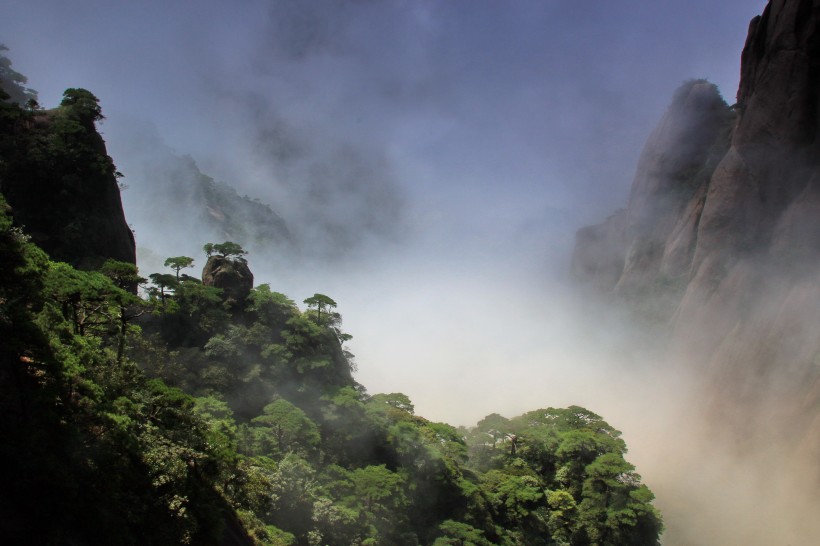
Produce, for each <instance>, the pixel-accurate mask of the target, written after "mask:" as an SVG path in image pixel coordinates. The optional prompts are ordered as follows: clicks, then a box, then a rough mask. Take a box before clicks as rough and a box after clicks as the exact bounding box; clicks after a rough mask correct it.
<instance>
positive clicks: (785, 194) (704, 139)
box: [573, 0, 820, 454]
mask: <svg viewBox="0 0 820 546" xmlns="http://www.w3.org/2000/svg"><path fill="white" fill-rule="evenodd" d="M818 84H820V5H818V4H817V2H813V1H811V0H799V1H782V0H775V1H772V2H770V3H769V4H768V5H767V6H766V8H765V11H764V12H763V14H762V15H761V16H758V17H756V18H754V19H753V20H752V21H751V24H750V26H749V34H748V38H747V41H746V44H745V47H744V49H743V53H742V58H741V81H740V86H739V90H738V94H737V103H736V104H735V105H733V106H728V105H726V104H725V103H724V102H723V100H722V99H721V98H720V96H719V94H718V93H717V90H716V88H715V87H714V86H712V85H711V84H709V83H708V82H705V81H702V80H698V81H692V82H688V83H686V84H684V86H683V87H681V88H680V89H679V90H678V91H677V92H676V94H675V97H674V99H673V101H672V103H671V105H670V107H669V109H668V111H667V112H666V114H665V115H664V117H663V118H662V120H661V122H660V123H659V124H658V126H657V128H656V129H655V131H654V132H653V133H652V135H651V137H650V138H649V141H648V143H647V145H646V147H645V149H644V151H643V153H642V155H641V158H640V161H639V164H638V168H637V172H636V175H635V179H634V182H633V184H632V191H631V195H630V199H629V203H628V204H627V207H626V208H625V209H623V210H620V211H617V212H615V213H614V214H613V215H612V216H611V217H610V218H608V219H607V220H606V221H604V222H603V223H602V224H599V225H596V226H590V227H586V228H583V229H581V230H580V231H579V232H578V234H577V238H576V248H575V253H574V257H573V270H574V272H575V274H576V277H577V278H578V279H579V280H581V281H582V282H584V283H587V284H588V285H592V286H595V287H596V288H597V289H598V290H599V291H602V292H604V293H607V294H610V295H614V296H615V297H617V298H621V299H623V300H626V301H628V302H629V303H630V304H631V305H633V306H634V308H635V309H636V311H637V314H638V315H639V316H642V317H643V318H644V319H645V320H648V321H651V322H655V323H664V324H666V325H668V327H669V328H668V331H669V332H670V334H669V335H670V344H671V347H672V348H673V349H674V351H675V354H678V355H683V356H684V357H685V358H686V359H687V361H689V362H690V363H692V364H691V366H695V367H697V372H698V374H699V375H701V377H702V378H703V384H704V385H707V390H708V391H709V392H710V393H711V403H710V407H711V410H712V415H713V416H715V417H717V416H720V419H719V420H718V419H716V420H715V422H722V423H724V424H725V423H729V425H730V426H731V427H736V428H735V429H734V434H735V435H736V436H737V438H739V439H740V438H744V437H747V433H748V432H749V429H750V428H751V427H754V426H757V425H759V424H760V423H763V422H769V423H772V422H773V423H780V425H777V424H775V425H774V427H775V428H781V429H782V430H781V432H783V433H784V434H793V436H794V437H793V440H795V441H796V442H798V445H799V446H800V448H799V449H802V450H803V451H804V452H805V453H815V454H816V453H820V440H818V439H819V438H820V411H818V410H820V326H818V325H820V153H819V152H820V85H818ZM721 430H723V431H724V432H725V430H726V429H725V427H724V428H722V429H721ZM741 442H742V443H743V442H745V440H741Z"/></svg>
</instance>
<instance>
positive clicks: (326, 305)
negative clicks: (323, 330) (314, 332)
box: [303, 294, 336, 324]
mask: <svg viewBox="0 0 820 546" xmlns="http://www.w3.org/2000/svg"><path fill="white" fill-rule="evenodd" d="M303 303H304V304H305V305H307V306H308V309H313V308H316V324H322V311H324V310H326V309H327V310H328V311H329V310H330V309H333V308H334V307H336V302H335V301H333V300H332V299H331V298H330V297H329V296H325V295H324V294H313V295H312V296H311V297H309V298H307V299H306V300H305V301H304V302H303Z"/></svg>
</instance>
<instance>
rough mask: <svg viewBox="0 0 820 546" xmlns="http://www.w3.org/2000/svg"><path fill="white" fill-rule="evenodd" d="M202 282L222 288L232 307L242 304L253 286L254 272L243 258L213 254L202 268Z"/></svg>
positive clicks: (226, 299) (224, 296)
mask: <svg viewBox="0 0 820 546" xmlns="http://www.w3.org/2000/svg"><path fill="white" fill-rule="evenodd" d="M202 284H204V285H206V286H213V287H215V288H221V289H222V294H223V298H224V299H225V301H226V302H227V303H228V304H229V305H230V306H232V307H238V306H241V305H242V304H243V303H244V302H245V300H246V299H247V298H248V295H250V293H251V289H252V288H253V273H251V270H250V268H249V267H248V263H247V262H246V261H245V260H244V259H243V258H229V257H225V256H211V257H209V258H208V261H207V262H206V263H205V267H204V268H203V269H202Z"/></svg>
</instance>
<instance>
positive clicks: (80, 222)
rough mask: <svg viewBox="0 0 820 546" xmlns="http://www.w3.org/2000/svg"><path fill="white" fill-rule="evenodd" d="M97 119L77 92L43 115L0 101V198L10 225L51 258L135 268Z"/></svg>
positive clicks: (87, 97)
mask: <svg viewBox="0 0 820 546" xmlns="http://www.w3.org/2000/svg"><path fill="white" fill-rule="evenodd" d="M100 119H102V114H101V113H100V109H99V105H98V104H97V98H96V97H94V95H92V94H91V93H89V92H88V91H86V90H84V89H69V90H68V91H66V93H65V95H64V98H63V102H62V104H61V105H60V107H58V108H55V109H53V110H47V111H44V110H39V109H36V108H26V109H23V108H21V107H19V106H17V105H15V104H11V103H9V102H4V101H0V192H2V193H3V195H4V196H5V198H6V200H7V202H8V204H9V205H10V206H11V209H12V214H13V218H14V223H15V224H16V225H17V226H19V227H21V228H23V229H24V230H25V232H26V233H27V234H28V235H30V236H31V238H32V240H33V241H34V242H35V243H36V244H37V245H38V246H40V247H41V248H43V249H44V250H45V251H46V252H48V254H49V255H50V256H51V258H52V259H54V260H57V261H64V262H69V263H71V264H72V265H74V266H76V267H80V268H83V269H93V268H96V267H99V266H100V265H101V264H102V262H104V261H105V260H106V259H108V258H113V259H116V260H119V261H123V262H129V263H135V262H136V257H135V246H134V236H133V233H132V232H131V229H130V228H129V227H128V224H127V223H126V221H125V215H124V214H123V209H122V203H121V201H120V191H119V188H118V185H117V178H116V176H117V174H118V173H117V172H116V169H115V167H114V164H113V162H112V161H111V158H110V157H109V156H108V154H107V153H106V148H105V143H104V142H103V139H102V137H101V136H100V134H99V133H98V132H97V130H96V128H95V121H98V120H100Z"/></svg>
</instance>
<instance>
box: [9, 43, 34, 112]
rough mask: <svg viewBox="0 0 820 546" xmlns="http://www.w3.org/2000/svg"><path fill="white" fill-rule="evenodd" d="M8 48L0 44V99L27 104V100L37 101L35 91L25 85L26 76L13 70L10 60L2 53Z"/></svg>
mask: <svg viewBox="0 0 820 546" xmlns="http://www.w3.org/2000/svg"><path fill="white" fill-rule="evenodd" d="M8 50H9V48H8V47H6V46H5V45H3V44H0V93H4V94H5V95H4V96H0V100H9V101H10V102H13V103H16V104H21V105H22V104H27V103H29V101H34V103H36V102H37V92H36V91H35V90H33V89H30V88H28V87H25V84H26V83H28V78H26V77H25V76H24V75H22V74H21V73H19V72H17V71H16V70H14V69H13V68H12V67H11V65H12V62H11V60H10V59H9V58H8V57H6V56H5V55H3V54H2V52H4V51H8Z"/></svg>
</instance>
